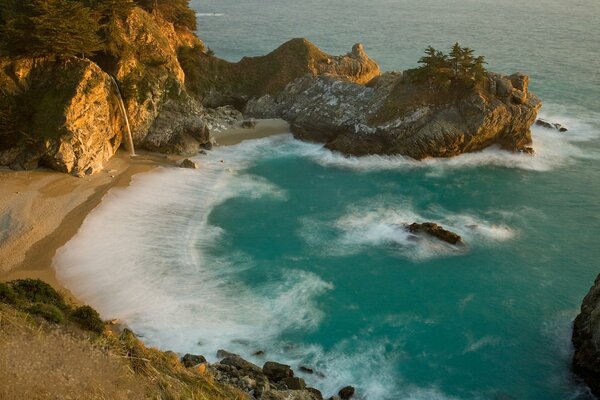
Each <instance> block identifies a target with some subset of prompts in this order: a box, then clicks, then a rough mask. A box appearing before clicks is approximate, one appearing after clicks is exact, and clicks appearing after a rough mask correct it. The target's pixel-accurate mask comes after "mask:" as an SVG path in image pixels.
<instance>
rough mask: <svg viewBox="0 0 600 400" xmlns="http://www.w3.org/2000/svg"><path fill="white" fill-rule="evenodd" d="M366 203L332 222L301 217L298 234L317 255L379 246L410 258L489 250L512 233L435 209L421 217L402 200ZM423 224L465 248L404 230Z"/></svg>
mask: <svg viewBox="0 0 600 400" xmlns="http://www.w3.org/2000/svg"><path fill="white" fill-rule="evenodd" d="M366 203H367V204H365V205H358V206H353V207H350V208H349V209H348V210H347V212H346V213H345V214H344V215H343V216H342V217H340V218H338V219H337V220H335V221H334V222H333V223H331V222H323V221H322V220H317V219H313V218H308V219H305V220H304V221H303V224H302V228H301V230H300V232H299V234H300V236H301V237H302V238H303V239H304V240H305V241H306V242H307V243H308V244H309V245H311V246H312V247H313V248H316V249H317V251H320V252H325V253H327V254H330V255H333V256H346V255H350V254H357V253H360V252H362V251H364V250H365V249H366V248H369V247H380V248H386V249H389V250H390V251H391V252H392V253H395V254H398V255H399V256H402V257H407V258H410V259H413V260H426V259H430V258H434V257H443V256H452V255H460V254H463V253H464V252H465V251H468V248H469V247H473V246H490V245H494V244H497V243H499V242H503V241H506V240H510V239H512V238H514V237H515V236H516V235H517V232H516V231H515V230H513V229H511V228H510V227H508V226H507V225H505V224H504V223H501V222H497V223H494V222H489V221H487V220H484V219H481V218H478V217H476V216H473V215H468V214H456V213H449V212H446V211H444V210H443V209H440V208H437V209H432V210H431V214H432V215H428V216H424V215H421V214H419V213H417V212H416V211H414V210H413V209H412V207H411V205H410V203H409V202H407V201H396V202H394V203H392V204H390V203H385V202H381V201H378V200H372V201H369V202H366ZM425 221H434V222H437V223H439V224H441V225H442V226H444V227H445V228H446V229H450V230H451V231H454V232H456V233H458V234H459V235H461V236H462V237H463V239H464V240H465V242H466V243H467V246H468V247H466V248H460V247H456V246H451V245H449V244H447V243H444V242H441V241H439V240H436V239H433V238H428V237H426V236H423V237H419V238H416V237H415V236H414V235H413V234H411V233H409V232H408V231H407V230H406V226H407V225H410V224H412V223H413V222H425ZM324 246H325V247H324Z"/></svg>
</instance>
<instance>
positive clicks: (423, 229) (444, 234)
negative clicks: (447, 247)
mask: <svg viewBox="0 0 600 400" xmlns="http://www.w3.org/2000/svg"><path fill="white" fill-rule="evenodd" d="M406 229H407V230H408V231H409V232H410V233H425V234H427V235H430V236H433V237H436V238H438V239H440V240H442V241H444V242H446V243H450V244H452V245H461V244H463V240H462V237H460V235H457V234H456V233H454V232H451V231H449V230H446V229H444V228H442V227H441V226H440V225H438V224H435V223H433V222H425V223H422V224H418V223H413V224H411V225H408V226H407V227H406Z"/></svg>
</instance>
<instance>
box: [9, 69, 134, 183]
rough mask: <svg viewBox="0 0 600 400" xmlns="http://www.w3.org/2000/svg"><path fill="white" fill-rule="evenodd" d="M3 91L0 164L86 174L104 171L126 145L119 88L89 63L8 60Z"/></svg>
mask: <svg viewBox="0 0 600 400" xmlns="http://www.w3.org/2000/svg"><path fill="white" fill-rule="evenodd" d="M0 87H1V89H2V90H1V91H0V110H1V111H0V112H1V113H2V120H1V121H2V122H0V165H8V166H11V167H13V168H15V169H32V168H36V167H37V166H38V165H40V164H42V165H45V166H48V167H51V168H53V169H56V170H58V171H62V172H67V173H70V174H73V175H77V176H82V175H85V174H91V173H93V172H96V171H98V170H100V169H101V168H102V163H103V162H104V161H106V160H108V159H109V158H110V157H112V155H113V154H114V153H115V151H116V149H117V148H118V147H119V145H120V144H121V140H122V136H121V132H122V131H123V129H122V127H123V119H122V118H121V114H120V112H119V108H118V103H117V100H116V97H115V96H116V92H115V89H114V87H113V85H112V84H111V81H110V77H109V76H108V75H107V74H106V73H104V72H103V71H102V70H101V69H100V68H99V67H98V66H97V65H96V64H94V63H92V62H90V61H88V60H83V59H76V58H70V59H66V60H62V61H54V60H49V59H29V60H19V61H8V60H4V61H1V62H0Z"/></svg>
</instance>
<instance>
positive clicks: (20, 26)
mask: <svg viewBox="0 0 600 400" xmlns="http://www.w3.org/2000/svg"><path fill="white" fill-rule="evenodd" d="M1 14H2V20H3V24H2V26H1V27H0V32H1V33H2V37H3V42H4V43H3V45H4V51H5V52H6V53H7V54H8V55H10V56H15V57H19V56H21V57H43V56H59V57H60V56H86V55H90V54H92V53H94V52H96V51H97V50H99V49H100V45H101V43H100V39H99V37H98V35H97V33H96V32H97V31H98V28H99V26H98V21H97V19H96V18H95V17H94V13H93V11H92V10H91V9H90V8H88V7H86V6H84V5H83V4H82V3H81V2H79V1H72V0H25V1H23V0H6V2H5V3H4V4H3V6H2V12H1Z"/></svg>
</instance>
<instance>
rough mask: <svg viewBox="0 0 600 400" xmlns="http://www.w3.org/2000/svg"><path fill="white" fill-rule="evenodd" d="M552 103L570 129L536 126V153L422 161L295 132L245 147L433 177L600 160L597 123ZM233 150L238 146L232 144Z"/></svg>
mask: <svg viewBox="0 0 600 400" xmlns="http://www.w3.org/2000/svg"><path fill="white" fill-rule="evenodd" d="M549 107H550V108H551V110H552V113H541V114H540V116H541V117H542V118H545V119H547V120H549V121H560V122H561V123H563V124H564V125H566V126H567V127H568V128H569V131H568V132H566V133H562V132H558V131H554V130H550V129H545V128H542V127H538V126H533V127H532V137H533V147H534V148H535V151H536V155H535V156H530V155H528V154H521V153H512V152H509V151H506V150H502V149H500V148H499V147H497V146H491V147H489V148H487V149H484V150H482V151H480V152H475V153H466V154H461V155H459V156H455V157H451V158H431V159H425V160H421V161H417V160H414V159H411V158H409V157H404V156H400V155H394V156H385V155H371V156H363V157H352V156H345V155H343V154H341V153H339V152H335V151H331V150H328V149H326V148H325V147H323V146H322V145H321V144H316V143H308V142H302V141H299V140H295V139H294V138H293V136H292V135H291V134H285V135H278V136H275V137H270V138H264V139H259V140H254V141H251V142H246V143H245V146H246V145H249V146H251V147H252V149H246V148H245V149H244V151H246V152H247V154H251V153H252V154H254V156H261V157H267V156H268V157H294V156H295V157H303V158H307V159H309V160H311V161H313V162H315V163H317V164H319V165H322V166H324V167H330V168H340V169H349V170H354V171H364V172H369V171H393V170H398V171H404V170H419V169H421V170H424V171H425V173H427V174H428V175H429V176H443V175H444V173H445V172H446V171H453V170H457V169H470V168H478V167H485V166H490V167H501V168H510V169H522V170H527V171H539V172H544V171H550V170H552V169H555V168H557V167H560V166H563V165H568V164H570V163H572V162H574V161H576V160H579V159H600V154H599V153H598V152H597V151H596V150H594V149H591V148H590V147H589V146H583V145H584V144H585V143H586V142H590V141H593V140H594V139H596V138H598V137H599V136H600V127H598V126H597V124H595V123H594V122H593V119H592V120H591V121H590V120H586V119H584V118H583V117H569V116H565V115H562V114H560V110H561V109H560V108H558V107H551V106H549ZM563 111H564V110H563ZM588 117H589V115H588ZM598 121H600V118H599V119H598ZM250 143H251V144H250ZM231 150H232V151H235V150H233V148H232V149H231Z"/></svg>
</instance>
